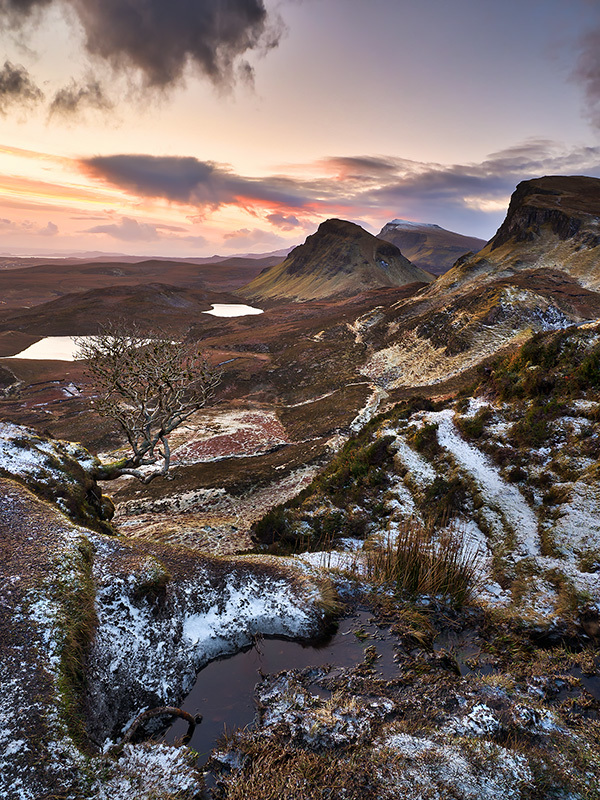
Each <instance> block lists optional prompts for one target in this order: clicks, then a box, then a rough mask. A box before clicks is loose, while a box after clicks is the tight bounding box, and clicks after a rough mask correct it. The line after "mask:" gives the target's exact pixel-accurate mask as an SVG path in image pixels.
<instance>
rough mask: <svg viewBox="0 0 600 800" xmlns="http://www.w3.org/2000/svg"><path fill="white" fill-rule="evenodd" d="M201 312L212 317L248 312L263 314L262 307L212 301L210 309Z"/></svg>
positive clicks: (246, 313)
mask: <svg viewBox="0 0 600 800" xmlns="http://www.w3.org/2000/svg"><path fill="white" fill-rule="evenodd" d="M202 313H203V314H212V315H213V316H214V317H246V316H249V315H250V314H263V313H264V312H263V310H262V308H253V307H252V306H246V305H244V304H243V303H213V304H212V309H211V310H210V311H203V312H202Z"/></svg>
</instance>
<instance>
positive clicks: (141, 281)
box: [0, 256, 281, 313]
mask: <svg viewBox="0 0 600 800" xmlns="http://www.w3.org/2000/svg"><path fill="white" fill-rule="evenodd" d="M280 261H281V258H279V257H277V256H266V257H265V258H242V257H241V256H232V257H231V258H227V259H224V260H222V261H219V262H216V263H214V262H211V263H207V264H196V263H190V262H188V261H177V260H174V261H171V260H167V259H145V260H143V261H139V262H137V263H125V262H117V261H95V262H84V263H72V262H69V261H56V262H52V263H48V261H45V262H44V263H43V264H38V265H31V266H29V265H28V266H26V267H23V268H21V269H15V268H13V269H4V270H2V269H0V313H1V312H3V311H4V310H5V309H9V308H21V307H23V306H33V305H37V304H38V303H45V302H47V301H49V300H53V299H55V298H57V297H61V296H63V295H66V294H71V293H73V292H84V291H87V290H89V289H101V288H103V287H108V286H132V285H141V286H146V285H148V284H149V283H167V284H169V285H171V286H181V287H185V288H187V289H206V290H210V291H213V292H231V291H233V289H237V288H239V287H240V286H244V285H245V284H247V283H248V281H251V280H252V279H253V278H254V277H256V276H257V275H258V274H259V273H260V272H261V270H263V269H265V267H270V266H272V265H273V264H278V263H279V262H280Z"/></svg>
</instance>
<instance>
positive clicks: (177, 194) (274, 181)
mask: <svg viewBox="0 0 600 800" xmlns="http://www.w3.org/2000/svg"><path fill="white" fill-rule="evenodd" d="M81 164H82V166H83V167H84V169H86V170H87V171H88V172H89V173H91V174H92V175H93V176H95V177H100V178H103V179H105V180H107V181H109V182H110V183H113V184H115V185H117V186H120V187H122V188H123V189H127V190H128V191H130V192H133V193H134V194H137V195H141V196H143V197H161V198H164V199H166V200H171V201H173V202H177V203H187V204H190V205H195V206H197V207H198V208H203V209H207V210H216V209H217V208H220V207H221V206H223V205H231V204H237V205H245V204H247V205H252V204H254V203H261V204H267V205H268V204H273V205H278V206H284V207H286V208H300V207H302V206H303V205H304V204H305V198H304V197H303V195H302V189H301V186H299V184H298V183H297V182H295V181H294V180H292V179H291V178H282V177H278V176H275V177H272V178H267V179H264V180H263V179H256V178H246V177H243V176H241V175H236V174H235V173H233V172H231V171H229V170H227V169H225V168H224V167H222V166H219V165H218V164H214V163H212V162H210V161H199V160H198V159H197V158H192V157H190V156H181V157H180V156H147V155H135V154H134V155H115V156H96V157H95V158H89V159H84V160H82V162H81Z"/></svg>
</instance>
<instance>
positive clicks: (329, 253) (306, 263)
mask: <svg viewBox="0 0 600 800" xmlns="http://www.w3.org/2000/svg"><path fill="white" fill-rule="evenodd" d="M432 279H433V278H432V276H431V275H429V274H428V273H427V272H424V271H423V270H422V269H419V267H416V266H415V265H414V264H411V262H410V261H409V260H408V259H406V258H405V257H404V256H403V255H402V253H401V252H400V251H399V250H398V248H397V247H396V246H395V245H393V244H391V243H389V242H383V241H382V240H381V239H378V238H377V237H375V236H372V235H371V234H370V233H367V231H365V230H363V228H361V227H360V226H359V225H355V224H354V223H352V222H347V221H345V220H340V219H329V220H327V221H326V222H323V223H322V224H321V225H320V226H319V229H318V230H317V232H316V233H314V234H313V235H312V236H309V237H308V238H307V239H306V241H305V242H304V244H302V245H300V246H299V247H296V248H294V250H292V252H291V253H290V254H289V256H288V257H287V258H286V259H285V260H284V261H282V262H281V263H280V264H277V265H276V266H274V267H271V268H270V269H266V270H264V271H263V272H262V273H261V274H260V275H259V276H258V277H257V278H255V279H254V280H253V281H251V282H250V283H249V284H248V285H247V286H244V287H243V288H242V289H239V290H238V291H237V292H236V294H239V295H241V296H243V297H247V298H262V299H288V300H296V301H302V300H315V299H320V298H326V297H333V296H352V295H356V294H359V293H360V292H363V291H367V290H370V289H376V288H380V287H383V286H405V285H406V284H409V283H415V282H423V283H429V282H430V281H431V280H432Z"/></svg>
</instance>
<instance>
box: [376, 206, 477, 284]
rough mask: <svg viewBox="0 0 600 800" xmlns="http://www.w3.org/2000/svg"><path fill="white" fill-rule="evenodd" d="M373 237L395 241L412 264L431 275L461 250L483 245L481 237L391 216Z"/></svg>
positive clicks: (446, 267) (448, 264)
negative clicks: (391, 218) (389, 220)
mask: <svg viewBox="0 0 600 800" xmlns="http://www.w3.org/2000/svg"><path fill="white" fill-rule="evenodd" d="M377 238H379V239H383V240H384V241H386V242H391V243H392V244H395V245H396V247H397V248H398V249H399V250H401V251H402V254H403V255H404V256H406V258H408V259H409V260H410V261H412V263H413V264H415V265H416V266H417V267H420V268H421V269H424V270H427V272H431V273H432V274H433V275H442V274H443V273H444V272H447V271H448V270H449V269H450V267H452V266H453V264H454V263H455V262H456V261H457V259H459V258H460V257H461V256H464V255H465V253H469V252H471V253H476V252H478V251H479V250H481V248H482V247H484V245H485V241H484V240H483V239H477V238H476V237H474V236H463V235H462V234H461V233H454V232H453V231H447V230H445V229H444V228H441V227H440V226H439V225H433V224H431V223H427V222H410V221H408V220H405V219H394V220H392V221H391V222H388V223H387V225H384V227H383V228H382V229H381V231H380V232H379V233H378V234H377Z"/></svg>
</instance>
